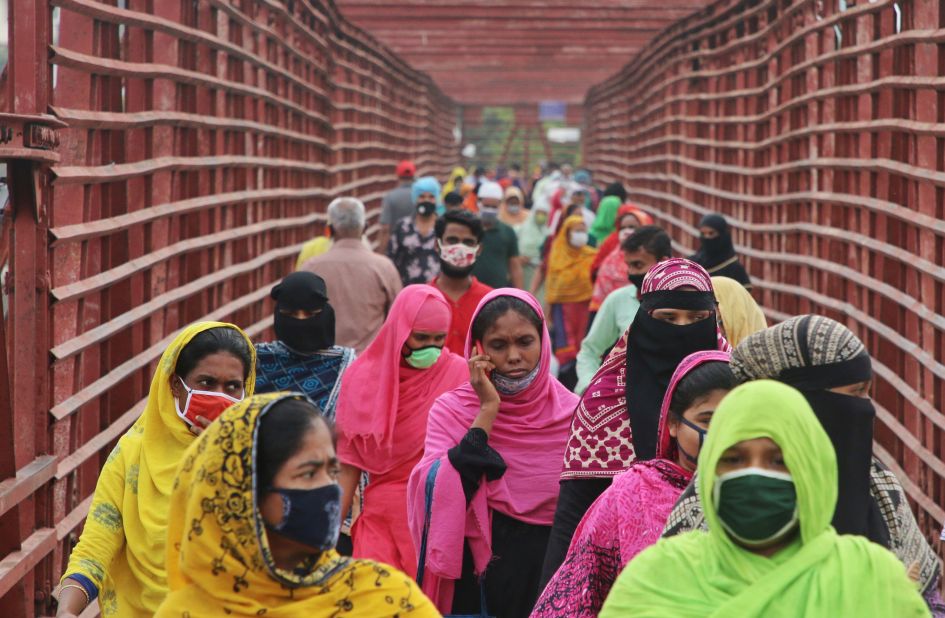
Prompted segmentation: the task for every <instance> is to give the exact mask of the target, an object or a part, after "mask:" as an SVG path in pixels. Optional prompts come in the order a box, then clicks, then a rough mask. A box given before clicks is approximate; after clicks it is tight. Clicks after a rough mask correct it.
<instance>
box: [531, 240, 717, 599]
mask: <svg viewBox="0 0 945 618" xmlns="http://www.w3.org/2000/svg"><path fill="white" fill-rule="evenodd" d="M641 291H642V294H641V296H640V309H639V311H637V313H636V317H634V319H633V323H632V324H631V325H630V328H628V329H627V331H626V332H625V333H624V334H623V336H622V337H621V338H620V340H619V341H618V342H617V344H616V345H615V346H614V349H613V350H611V352H610V354H609V355H608V356H607V359H606V360H605V361H604V364H603V365H601V367H600V369H598V371H597V373H596V374H595V375H594V377H593V378H592V379H591V383H590V385H589V386H588V387H587V390H585V391H584V396H583V397H582V399H581V402H580V404H579V405H578V407H577V409H576V410H575V412H574V420H573V422H572V424H571V432H570V433H571V437H570V439H569V441H568V446H567V447H566V448H565V450H564V470H563V471H562V473H561V496H560V500H559V503H558V508H557V511H556V512H555V523H554V529H553V531H552V536H551V542H550V544H549V547H548V555H547V557H546V558H545V567H544V570H543V573H542V576H543V579H544V581H547V580H549V579H551V576H552V575H554V573H555V571H557V570H558V567H559V566H561V562H562V560H564V556H565V554H566V553H567V549H568V547H569V546H570V544H571V538H572V535H573V533H574V529H575V528H576V527H577V524H578V523H579V522H580V521H581V518H582V517H584V514H585V513H586V512H587V509H588V508H589V507H590V506H591V504H592V503H593V502H594V500H596V499H597V497H598V496H600V495H601V494H602V493H603V492H604V490H605V489H607V487H609V486H610V483H611V481H612V480H613V477H615V476H616V475H618V474H620V473H621V472H623V471H624V470H626V469H627V468H629V467H630V464H632V463H633V462H634V461H637V460H647V459H653V457H654V456H655V454H656V427H657V425H658V423H659V415H660V406H661V405H662V403H663V396H664V395H665V394H666V389H667V387H668V386H669V381H670V378H671V377H672V375H673V372H674V371H675V370H676V367H678V366H679V363H681V362H682V361H683V359H684V358H686V357H687V356H689V355H690V354H692V353H693V352H698V351H700V350H722V351H725V352H729V351H731V346H730V345H729V344H728V342H727V341H726V340H725V337H723V336H722V332H721V330H720V329H719V324H718V320H717V319H716V311H715V310H716V305H717V302H716V300H715V293H714V290H713V288H712V279H711V278H710V277H709V273H707V272H706V271H705V269H704V268H702V267H701V266H699V265H698V264H696V263H695V262H691V261H689V260H686V259H682V258H673V259H670V260H665V261H663V262H659V263H658V264H656V265H655V266H653V267H652V268H651V269H650V270H649V272H647V274H646V277H645V278H644V280H643V286H642V290H641Z"/></svg>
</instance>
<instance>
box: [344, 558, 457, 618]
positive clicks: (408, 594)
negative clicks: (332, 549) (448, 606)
mask: <svg viewBox="0 0 945 618" xmlns="http://www.w3.org/2000/svg"><path fill="white" fill-rule="evenodd" d="M337 584H340V585H344V586H348V587H350V593H349V595H348V601H349V602H350V604H351V607H352V613H353V614H354V615H358V616H378V617H379V618H380V617H383V616H418V617H420V616H431V617H432V616H439V615H440V614H439V612H437V610H436V607H434V605H433V603H432V602H431V601H430V599H429V598H427V596H426V595H425V594H424V593H423V592H422V591H421V590H420V588H419V586H417V583H416V582H415V581H414V580H413V579H412V578H411V577H410V576H409V575H407V574H406V573H404V572H403V571H400V570H399V569H396V568H394V567H392V566H390V565H389V564H384V563H383V562H376V561H374V560H365V559H356V560H355V559H352V560H349V561H348V565H347V568H346V569H344V572H343V573H341V574H339V577H338V578H337V579H336V585H337Z"/></svg>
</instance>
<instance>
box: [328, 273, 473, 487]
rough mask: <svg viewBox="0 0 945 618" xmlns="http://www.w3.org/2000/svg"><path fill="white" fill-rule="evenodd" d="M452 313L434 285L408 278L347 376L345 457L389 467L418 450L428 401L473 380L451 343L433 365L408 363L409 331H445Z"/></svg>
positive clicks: (341, 448)
mask: <svg viewBox="0 0 945 618" xmlns="http://www.w3.org/2000/svg"><path fill="white" fill-rule="evenodd" d="M451 319H452V313H451V310H450V306H449V304H448V303H447V302H446V299H444V298H443V295H442V294H441V293H440V291H439V290H437V289H436V288H434V287H432V286H429V285H408V286H407V287H405V288H404V289H403V290H402V291H401V292H400V294H398V295H397V298H396V299H395V300H394V304H393V305H392V306H391V309H390V313H389V314H388V315H387V320H386V321H385V322H384V325H383V326H381V330H380V332H378V334H377V337H376V338H375V339H374V341H373V342H372V343H371V345H369V346H368V347H367V349H366V350H365V351H364V353H363V354H361V356H359V357H358V359H357V360H356V361H354V363H352V365H351V367H350V368H349V369H348V370H347V371H346V372H345V374H344V376H343V377H342V381H341V394H340V395H339V397H338V406H337V411H336V413H335V414H336V418H337V422H338V456H339V458H340V459H341V460H342V461H343V462H344V463H347V464H352V465H354V466H357V467H358V468H360V469H362V470H366V471H367V472H369V473H372V474H384V473H386V472H389V471H390V470H393V469H394V468H396V467H397V466H398V465H400V464H402V463H404V462H405V461H407V460H409V459H411V458H414V457H417V456H419V454H420V452H421V451H422V448H423V440H422V439H420V437H422V436H423V434H424V431H425V428H426V424H427V412H428V411H429V410H430V405H431V404H432V403H433V401H434V400H435V399H436V398H437V397H439V396H440V395H441V394H443V393H445V392H446V391H448V390H450V389H452V388H455V387H457V386H459V385H460V384H462V383H463V382H465V381H466V380H468V379H469V368H468V366H467V364H466V361H465V360H464V359H463V358H461V357H460V356H458V355H457V354H453V353H451V352H450V351H449V350H447V349H446V348H444V349H443V352H442V353H441V354H440V358H439V359H438V360H437V362H436V363H435V364H434V365H433V366H432V367H430V368H429V369H414V368H413V367H404V366H403V364H402V363H401V360H402V358H403V355H402V350H403V347H404V344H405V343H406V342H407V339H408V338H410V333H411V332H413V331H415V330H420V331H430V332H444V333H448V332H449V330H450V321H451ZM410 436H412V437H413V438H415V439H409V438H408V437H410Z"/></svg>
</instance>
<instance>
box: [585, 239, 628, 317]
mask: <svg viewBox="0 0 945 618" xmlns="http://www.w3.org/2000/svg"><path fill="white" fill-rule="evenodd" d="M629 272H630V271H629V270H628V269H627V263H626V262H625V261H624V259H623V251H620V249H615V250H613V251H611V252H610V255H608V256H607V257H606V258H605V259H604V261H603V262H602V263H601V265H600V269H599V270H598V271H597V279H595V280H594V293H593V295H592V296H591V311H597V310H598V309H600V306H601V305H602V304H604V301H605V300H606V299H607V297H608V296H610V293H611V292H613V291H614V290H619V289H620V288H622V287H624V286H626V285H630V280H629V279H627V275H628V273H629Z"/></svg>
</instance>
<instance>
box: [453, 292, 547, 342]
mask: <svg viewBox="0 0 945 618" xmlns="http://www.w3.org/2000/svg"><path fill="white" fill-rule="evenodd" d="M509 311H514V312H515V313H517V314H519V315H520V316H522V317H523V318H525V319H526V320H528V321H529V322H531V324H532V326H534V327H535V330H537V331H538V335H539V336H541V332H542V330H543V329H542V326H543V324H542V321H541V318H540V317H539V316H538V314H537V313H535V310H534V309H532V308H531V306H530V305H529V304H528V303H526V302H525V301H524V300H522V299H521V298H516V297H514V296H497V297H496V298H493V299H492V300H490V301H489V302H488V303H486V305H485V306H484V307H483V308H482V310H481V311H480V312H479V314H478V315H477V316H476V319H475V320H473V323H472V327H471V330H472V337H473V341H482V338H483V337H485V335H486V331H487V330H489V329H490V328H492V326H493V325H494V324H495V323H496V320H498V319H499V318H501V317H502V316H503V315H505V314H506V313H508V312H509Z"/></svg>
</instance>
